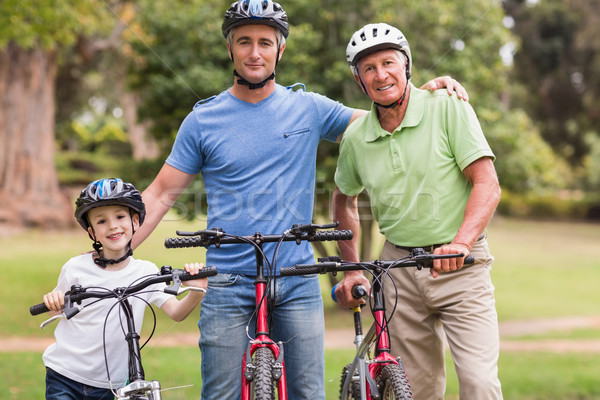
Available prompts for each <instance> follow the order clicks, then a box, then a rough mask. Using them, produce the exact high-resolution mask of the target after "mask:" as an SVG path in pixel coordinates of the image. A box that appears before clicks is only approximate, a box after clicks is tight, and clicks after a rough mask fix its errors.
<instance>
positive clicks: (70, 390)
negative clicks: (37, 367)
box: [46, 368, 115, 400]
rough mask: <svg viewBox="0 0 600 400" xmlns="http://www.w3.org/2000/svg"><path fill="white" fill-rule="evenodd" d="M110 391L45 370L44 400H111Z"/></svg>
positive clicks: (48, 369)
mask: <svg viewBox="0 0 600 400" xmlns="http://www.w3.org/2000/svg"><path fill="white" fill-rule="evenodd" d="M114 398H115V396H114V395H113V393H112V392H111V390H110V389H103V388H97V387H94V386H88V385H84V384H83V383H79V382H76V381H74V380H72V379H69V378H67V377H65V376H63V375H61V374H59V373H58V372H56V371H54V370H52V369H50V368H46V400H113V399H114Z"/></svg>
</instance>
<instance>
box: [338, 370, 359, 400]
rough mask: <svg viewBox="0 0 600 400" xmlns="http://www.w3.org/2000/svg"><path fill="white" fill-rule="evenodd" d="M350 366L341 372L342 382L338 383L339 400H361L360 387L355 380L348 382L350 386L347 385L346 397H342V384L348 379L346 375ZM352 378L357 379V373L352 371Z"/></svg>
mask: <svg viewBox="0 0 600 400" xmlns="http://www.w3.org/2000/svg"><path fill="white" fill-rule="evenodd" d="M351 366H352V364H348V365H346V366H345V367H344V369H343V370H342V381H341V383H340V400H361V399H360V385H359V384H358V382H357V381H356V380H355V379H352V380H350V384H349V385H348V389H347V390H346V393H347V394H346V396H345V397H342V396H343V394H344V384H345V382H346V379H347V378H348V373H349V372H350V368H351ZM354 372H355V373H354V376H355V377H358V373H357V372H356V371H354Z"/></svg>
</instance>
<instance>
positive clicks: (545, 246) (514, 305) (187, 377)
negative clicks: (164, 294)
mask: <svg viewBox="0 0 600 400" xmlns="http://www.w3.org/2000/svg"><path fill="white" fill-rule="evenodd" d="M204 224H205V222H204V221H201V220H199V221H195V222H193V223H189V222H186V221H181V220H178V219H177V218H176V217H174V216H169V218H168V220H165V221H164V222H163V223H162V224H161V225H160V227H159V228H158V229H157V231H155V232H154V234H153V235H152V236H151V237H150V238H149V239H148V240H146V242H145V243H144V244H143V245H142V246H141V247H140V248H139V249H137V250H136V254H135V255H136V257H139V258H144V259H149V260H152V261H153V262H155V263H156V264H157V265H159V266H160V265H164V264H170V265H172V266H174V267H180V266H181V265H182V264H183V263H184V262H187V261H195V260H200V261H203V260H204V253H203V251H202V249H177V250H166V249H164V247H163V242H164V238H166V237H172V236H174V235H175V230H176V229H182V230H195V229H201V228H202V227H203V226H204ZM599 238H600V225H592V224H582V223H574V224H568V223H555V222H531V221H517V220H512V219H502V218H496V219H495V220H494V221H493V223H492V224H491V226H490V228H489V241H490V246H491V249H492V253H493V254H494V255H495V257H496V261H495V263H494V269H493V271H492V274H493V280H494V284H495V286H496V300H497V309H498V314H499V318H500V320H501V321H506V320H513V319H529V318H553V317H562V316H597V315H599V314H600V311H598V304H599V303H600V291H598V285H597V282H600V261H599V260H598V255H597V253H598V249H599V246H598V244H599V243H600V241H599ZM0 240H1V241H2V249H3V251H2V252H0V267H1V268H2V271H3V278H2V282H3V285H2V286H3V290H2V291H0V315H2V318H3V324H2V325H1V326H0V337H6V336H28V337H51V336H52V329H53V328H52V327H50V328H49V329H48V328H47V329H46V330H44V331H41V330H40V329H39V324H40V322H41V321H43V320H44V316H37V317H31V316H30V315H29V312H28V308H29V306H31V305H33V304H36V303H39V302H40V301H41V296H42V295H43V294H44V293H46V292H48V291H50V290H52V289H53V287H54V285H55V283H56V279H57V277H58V273H59V272H60V268H61V266H62V265H63V264H64V262H65V261H67V259H68V258H70V257H72V256H74V255H76V254H79V253H81V252H85V251H88V250H90V249H91V242H90V240H89V239H88V238H87V235H86V234H85V233H84V232H83V231H82V230H80V229H77V230H73V231H72V232H41V231H31V232H27V233H22V234H18V235H15V236H13V237H2V238H0ZM323 286H324V288H323V293H324V301H325V304H326V318H327V320H326V326H328V327H339V326H340V325H344V326H351V321H352V315H351V313H350V312H346V311H343V312H340V310H339V309H338V308H337V306H336V305H335V304H333V303H332V302H331V301H330V300H329V288H328V287H326V286H327V285H325V284H324V285H323ZM147 314H149V313H147ZM157 314H158V315H159V322H158V333H157V334H164V333H168V332H193V333H197V327H196V318H195V317H194V316H191V317H190V318H188V319H187V320H186V321H184V322H182V323H179V324H176V323H174V322H172V321H171V320H170V319H168V318H165V317H164V316H163V315H162V314H163V313H161V312H160V311H159V312H158V313H157ZM196 315H197V314H196ZM146 325H148V324H147V323H146ZM146 328H147V326H146ZM599 337H600V332H598V330H596V329H581V330H576V331H573V332H560V331H559V332H553V333H548V334H542V335H536V336H534V337H527V338H526V339H527V340H534V339H536V340H537V339H545V338H548V339H561V338H564V339H570V340H577V339H597V338H599ZM512 339H515V338H512ZM517 339H520V338H517ZM349 345H351V344H350V343H349ZM351 357H352V352H351V350H328V351H327V353H326V360H327V361H326V362H327V366H326V369H327V370H326V389H327V396H328V399H334V398H336V395H337V392H338V389H339V382H338V379H339V377H338V375H339V373H340V371H341V369H342V367H343V366H344V365H345V364H346V363H347V362H349V361H350V359H351ZM598 360H600V355H597V354H547V353H533V352H531V353H529V352H526V353H502V354H501V358H500V377H501V380H502V384H503V390H504V393H505V399H522V400H537V399H567V400H569V399H579V400H582V399H597V398H600V385H598V378H597V377H598V376H600V370H599V369H600V361H598ZM144 361H145V366H146V371H147V374H148V377H160V379H161V381H162V382H163V386H164V387H169V386H173V385H186V384H194V386H193V387H192V388H185V389H178V390H176V391H173V392H169V393H168V397H167V396H165V397H166V398H168V399H177V398H185V399H189V398H198V397H199V395H198V393H199V390H200V374H199V372H200V364H199V362H200V355H199V352H198V351H197V349H196V348H193V349H190V348H174V349H164V348H154V349H152V350H151V351H149V352H148V354H146V355H145V359H144ZM447 369H448V390H447V399H457V398H458V395H457V393H458V388H457V383H456V377H455V376H454V375H453V374H454V372H453V367H452V364H451V360H450V359H448V367H447ZM0 376H1V377H2V378H0V382H2V384H0V400H4V399H10V400H14V399H24V400H25V399H26V400H29V399H39V398H43V390H44V368H43V365H42V362H41V353H30V352H19V353H0ZM177 392H181V395H180V394H177ZM177 396H181V397H177Z"/></svg>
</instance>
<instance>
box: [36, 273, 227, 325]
mask: <svg viewBox="0 0 600 400" xmlns="http://www.w3.org/2000/svg"><path fill="white" fill-rule="evenodd" d="M216 274H217V269H216V268H215V267H210V266H206V267H204V268H202V269H201V270H200V271H198V273H197V274H195V275H190V274H189V273H188V272H186V271H185V270H183V269H172V268H171V267H170V266H168V265H164V266H163V267H162V268H161V269H160V272H159V273H157V274H155V275H150V276H148V277H147V278H144V279H143V280H142V281H141V282H140V283H137V284H135V285H132V286H128V287H121V288H116V289H114V290H105V291H98V290H87V288H82V287H76V286H72V287H71V290H70V291H69V292H67V293H65V308H64V309H63V311H65V315H66V317H67V319H68V318H71V317H72V316H73V315H75V314H77V312H79V310H76V311H74V312H72V313H68V312H67V304H75V303H80V302H81V301H82V300H85V299H90V298H96V299H108V298H117V297H124V296H127V295H130V294H133V293H137V292H139V291H142V290H144V289H146V288H147V287H148V286H150V285H153V284H155V283H163V282H164V283H167V284H168V283H169V282H171V281H173V285H172V286H166V287H165V289H164V291H165V293H169V294H173V295H175V294H178V290H179V287H180V285H181V282H182V281H189V280H194V279H200V278H206V277H209V276H213V275H216ZM48 311H50V310H48V307H46V305H45V304H44V303H40V304H36V305H33V306H31V307H30V308H29V312H30V313H31V315H39V314H43V313H45V312H48Z"/></svg>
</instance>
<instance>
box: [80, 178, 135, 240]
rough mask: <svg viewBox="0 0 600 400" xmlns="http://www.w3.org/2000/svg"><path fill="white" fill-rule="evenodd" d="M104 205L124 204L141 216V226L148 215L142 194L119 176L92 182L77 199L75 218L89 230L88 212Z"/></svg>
mask: <svg viewBox="0 0 600 400" xmlns="http://www.w3.org/2000/svg"><path fill="white" fill-rule="evenodd" d="M104 206H124V207H128V208H129V209H131V210H133V212H135V213H136V214H138V215H139V217H140V226H141V225H142V223H143V222H144V218H145V217H146V207H145V206H144V202H143V201H142V195H141V194H140V192H139V191H138V190H137V189H136V188H135V187H134V186H133V185H132V184H131V183H127V182H123V181H122V180H121V179H119V178H110V179H99V180H97V181H94V182H92V183H90V184H89V185H88V186H87V187H86V188H85V189H83V190H82V191H81V194H80V195H79V197H78V198H77V200H76V201H75V218H76V219H77V222H79V225H81V227H82V228H83V229H85V230H86V231H87V229H88V228H89V227H90V225H89V222H88V219H87V212H88V211H90V210H91V209H92V208H96V207H104Z"/></svg>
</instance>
